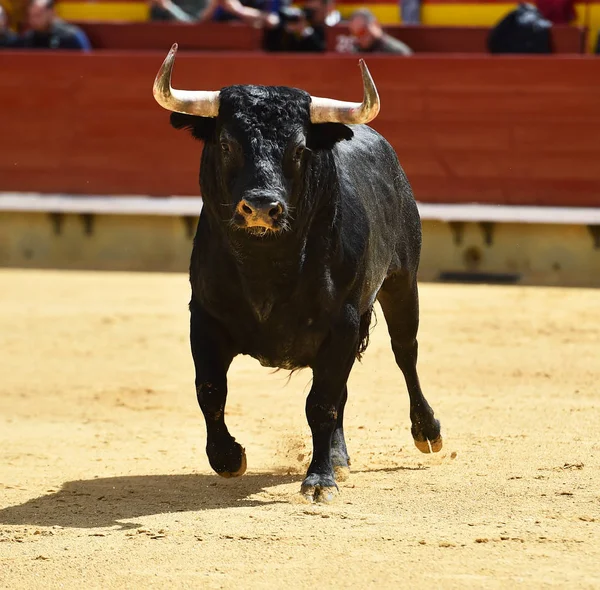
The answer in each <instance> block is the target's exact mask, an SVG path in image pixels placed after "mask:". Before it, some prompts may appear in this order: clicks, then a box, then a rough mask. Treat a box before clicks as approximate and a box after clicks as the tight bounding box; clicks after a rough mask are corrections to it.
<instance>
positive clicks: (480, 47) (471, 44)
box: [327, 24, 586, 53]
mask: <svg viewBox="0 0 600 590" xmlns="http://www.w3.org/2000/svg"><path fill="white" fill-rule="evenodd" d="M384 30H385V32H386V33H388V34H390V35H391V36H392V37H396V38H397V39H400V40H401V41H403V42H404V43H406V44H407V45H408V46H409V47H410V48H411V49H412V50H413V51H415V52H417V53H487V52H488V49H487V38H488V35H489V33H490V27H435V26H421V25H419V26H410V25H404V26H403V25H388V26H385V27H384ZM348 34H349V32H348V26H347V25H344V24H342V25H337V26H335V27H331V28H330V29H328V30H327V49H328V51H335V49H336V45H337V39H338V37H339V36H347V35H348ZM585 41H586V34H585V28H584V27H575V26H568V25H555V26H554V27H552V47H553V50H554V52H555V53H584V52H585Z"/></svg>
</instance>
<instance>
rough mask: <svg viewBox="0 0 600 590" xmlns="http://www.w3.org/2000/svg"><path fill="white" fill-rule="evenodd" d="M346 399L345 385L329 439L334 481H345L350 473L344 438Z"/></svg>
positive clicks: (346, 389) (346, 390)
mask: <svg viewBox="0 0 600 590" xmlns="http://www.w3.org/2000/svg"><path fill="white" fill-rule="evenodd" d="M347 400H348V387H347V386H346V387H344V393H343V394H342V399H341V401H340V405H339V408H338V414H337V422H336V425H335V430H334V431H333V437H332V439H331V464H332V465H333V473H334V475H335V481H346V480H347V479H348V477H349V475H350V457H349V456H348V449H347V448H346V439H345V438H344V408H345V407H346V401H347Z"/></svg>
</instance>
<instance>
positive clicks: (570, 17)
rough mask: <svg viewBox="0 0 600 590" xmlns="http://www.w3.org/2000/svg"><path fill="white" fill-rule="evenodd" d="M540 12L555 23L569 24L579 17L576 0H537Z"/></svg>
mask: <svg viewBox="0 0 600 590" xmlns="http://www.w3.org/2000/svg"><path fill="white" fill-rule="evenodd" d="M536 5H537V9H538V10H539V11H540V14H541V15H542V16H543V17H544V18H545V19H546V20H549V21H550V22H551V23H552V24H554V25H568V24H570V23H572V22H573V21H574V20H575V18H577V13H576V12H575V0H536Z"/></svg>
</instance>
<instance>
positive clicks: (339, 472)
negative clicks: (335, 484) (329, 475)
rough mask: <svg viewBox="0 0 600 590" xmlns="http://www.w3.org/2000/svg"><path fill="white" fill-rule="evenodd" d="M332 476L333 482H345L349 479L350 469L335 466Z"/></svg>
mask: <svg viewBox="0 0 600 590" xmlns="http://www.w3.org/2000/svg"><path fill="white" fill-rule="evenodd" d="M333 474H334V475H335V481H346V480H347V479H348V478H349V477H350V467H345V466H343V465H335V466H334V467H333Z"/></svg>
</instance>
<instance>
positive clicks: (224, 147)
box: [221, 141, 231, 154]
mask: <svg viewBox="0 0 600 590" xmlns="http://www.w3.org/2000/svg"><path fill="white" fill-rule="evenodd" d="M230 151H231V148H230V147H229V144H228V143H227V142H226V141H222V142H221V152H222V153H223V154H228V153H229V152H230Z"/></svg>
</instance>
